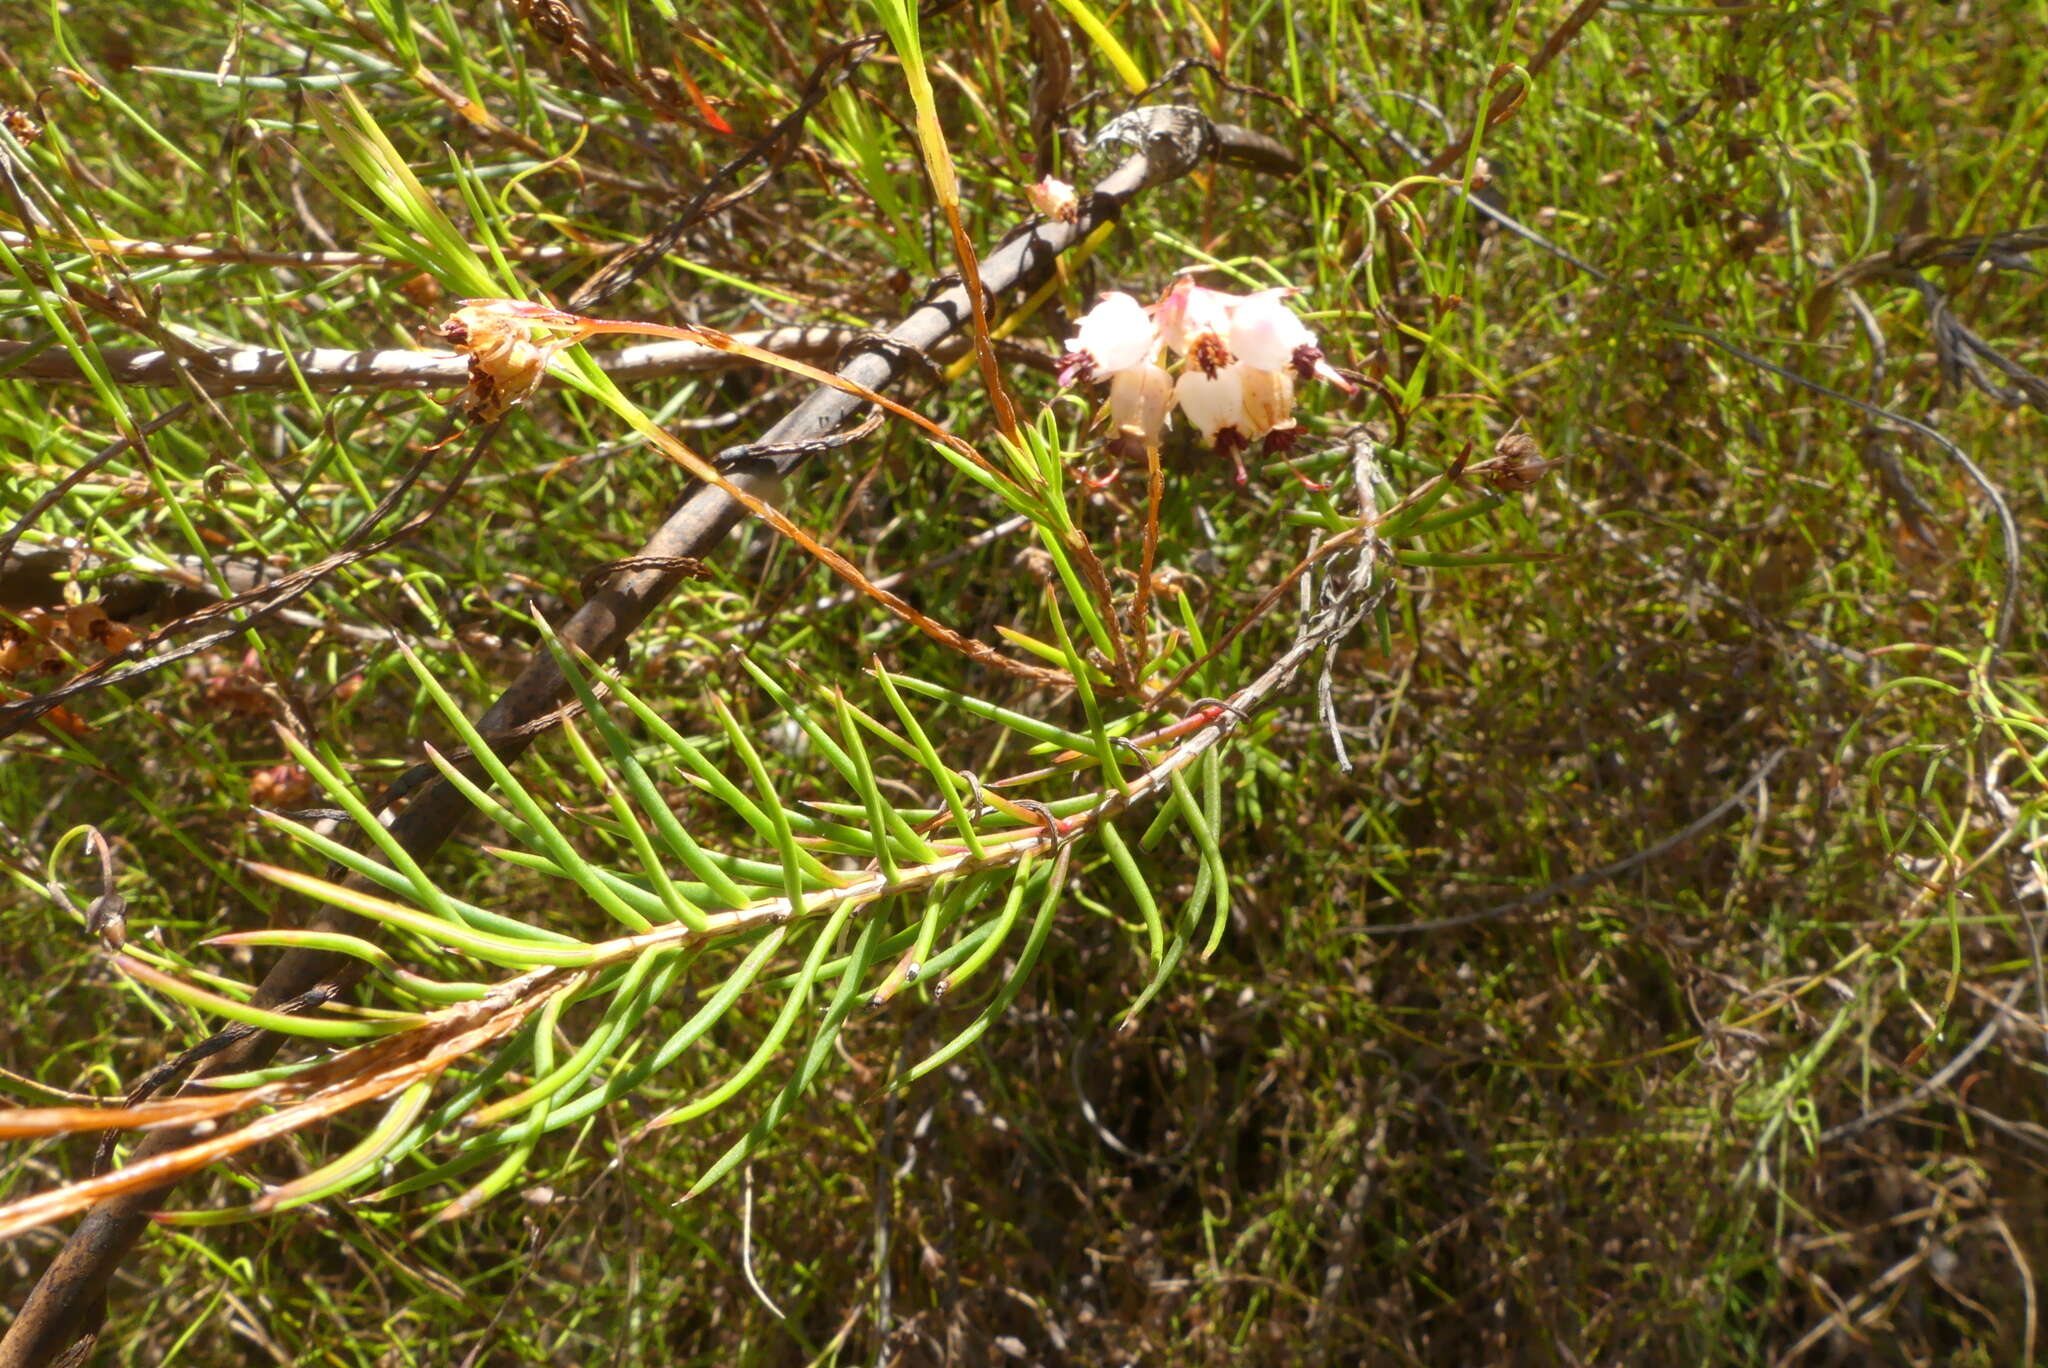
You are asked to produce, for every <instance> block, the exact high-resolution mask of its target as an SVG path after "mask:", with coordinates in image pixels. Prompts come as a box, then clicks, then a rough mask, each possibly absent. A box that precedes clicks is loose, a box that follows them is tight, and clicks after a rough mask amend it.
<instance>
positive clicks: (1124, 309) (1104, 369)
mask: <svg viewBox="0 0 2048 1368" xmlns="http://www.w3.org/2000/svg"><path fill="white" fill-rule="evenodd" d="M1158 351H1159V333H1158V330H1157V329H1156V328H1154V327H1153V324H1152V316H1151V314H1150V313H1149V312H1147V310H1146V308H1145V306H1144V305H1143V304H1140V303H1139V302H1138V301H1137V300H1135V299H1133V298H1131V297H1130V296H1129V295H1127V294H1123V293H1121V292H1119V291H1114V290H1112V291H1111V292H1110V293H1108V294H1105V295H1104V296H1103V297H1102V299H1101V302H1099V303H1098V304H1096V306H1095V307H1094V308H1092V309H1090V310H1089V311H1088V312H1087V313H1085V314H1083V315H1082V316H1081V321H1080V323H1079V324H1077V325H1076V328H1075V332H1074V335H1073V336H1072V337H1070V338H1068V339H1067V351H1066V355H1064V356H1062V357H1061V358H1060V383H1061V384H1062V385H1074V384H1081V383H1085V382H1086V381H1089V380H1095V379H1099V378H1103V377H1107V376H1113V375H1116V374H1118V373H1119V372H1122V371H1127V370H1129V369H1130V368H1131V367H1133V366H1138V365H1143V364H1144V363H1146V362H1148V361H1150V360H1152V359H1153V357H1154V356H1156V355H1157V354H1158Z"/></svg>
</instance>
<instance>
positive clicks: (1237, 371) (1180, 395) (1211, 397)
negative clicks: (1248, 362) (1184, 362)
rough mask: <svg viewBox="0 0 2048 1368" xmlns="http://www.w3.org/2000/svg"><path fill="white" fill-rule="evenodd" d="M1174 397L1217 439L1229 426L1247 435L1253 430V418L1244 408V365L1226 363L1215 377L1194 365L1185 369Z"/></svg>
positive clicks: (1203, 431) (1204, 432) (1203, 430)
mask: <svg viewBox="0 0 2048 1368" xmlns="http://www.w3.org/2000/svg"><path fill="white" fill-rule="evenodd" d="M1174 397H1175V398H1176V399H1178V400H1180V410H1181V412H1182V413H1185V414H1186V415H1187V416H1188V421H1189V422H1190V423H1193V424H1194V425H1195V426H1196V428H1198V429H1199V430H1200V431H1201V434H1202V435H1203V436H1204V437H1208V438H1211V439H1213V438H1214V437H1215V436H1216V434H1217V433H1219V432H1221V431H1223V430H1224V429H1225V428H1235V429H1237V431H1239V432H1240V433H1247V434H1248V433H1249V431H1250V420H1249V419H1247V418H1246V417H1245V411H1244V371H1243V370H1242V369H1241V368H1240V367H1237V366H1225V367H1224V368H1223V369H1221V370H1219V371H1217V372H1216V374H1215V375H1214V376H1208V375H1204V374H1203V373H1202V372H1201V371H1199V370H1196V369H1194V368H1193V367H1190V368H1188V369H1187V370H1184V371H1182V372H1181V376H1180V383H1179V384H1178V385H1176V386H1175V387H1174Z"/></svg>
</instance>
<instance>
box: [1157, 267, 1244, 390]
mask: <svg viewBox="0 0 2048 1368" xmlns="http://www.w3.org/2000/svg"><path fill="white" fill-rule="evenodd" d="M1236 302H1237V301H1236V297H1235V296H1233V295H1228V294H1225V293H1224V292H1223V291H1221V290H1211V289H1208V288H1207V287H1205V286H1201V285H1197V284H1195V282H1194V281H1193V280H1191V279H1189V278H1188V277H1187V276H1182V277H1181V278H1180V279H1179V280H1176V281H1174V282H1173V288H1172V289H1170V290H1168V291H1167V292H1166V297H1165V298H1163V299H1161V300H1160V301H1159V314H1158V323H1159V336H1160V339H1161V340H1162V341H1164V342H1165V343H1166V345H1167V346H1169V347H1171V348H1173V350H1174V353H1175V354H1176V355H1179V356H1188V355H1191V354H1194V353H1198V352H1201V351H1204V350H1207V349H1208V348H1207V345H1206V344H1207V343H1208V340H1209V339H1214V343H1213V346H1214V351H1216V352H1221V353H1222V359H1221V360H1220V361H1218V362H1217V363H1216V365H1215V367H1214V369H1221V368H1222V367H1223V366H1227V365H1229V364H1230V351H1229V344H1228V342H1227V341H1226V340H1225V339H1227V338H1228V337H1229V335H1230V312H1231V307H1232V306H1233V305H1234V304H1235V303H1236ZM1203 369H1204V370H1205V371H1206V370H1210V369H1212V367H1210V366H1208V365H1204V366H1203Z"/></svg>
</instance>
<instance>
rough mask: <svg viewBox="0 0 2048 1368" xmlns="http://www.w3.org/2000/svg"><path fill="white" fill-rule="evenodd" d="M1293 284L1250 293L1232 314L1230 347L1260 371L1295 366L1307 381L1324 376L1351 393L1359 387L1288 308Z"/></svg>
mask: <svg viewBox="0 0 2048 1368" xmlns="http://www.w3.org/2000/svg"><path fill="white" fill-rule="evenodd" d="M1295 293H1298V292H1297V291H1296V290H1295V289H1293V288H1292V287H1291V286H1282V287H1280V288H1279V289H1275V290H1260V291H1259V292H1258V293H1257V294H1250V295H1246V296H1245V297H1244V298H1242V299H1240V300H1238V301H1237V303H1236V307H1235V308H1233V309H1232V310H1231V313H1230V348H1231V350H1232V351H1234V352H1236V353H1237V356H1238V359H1239V360H1241V361H1243V362H1244V363H1245V364H1246V365H1247V366H1251V367H1253V368H1255V369H1258V370H1275V371H1276V370H1282V369H1292V370H1293V371H1294V373H1295V374H1297V375H1299V376H1300V377H1301V378H1302V379H1304V380H1312V379H1316V378H1321V379H1324V380H1327V381H1329V382H1330V383H1331V384H1333V385H1335V386H1336V387H1337V388H1338V389H1341V390H1343V391H1344V392H1345V393H1346V394H1350V393H1352V392H1353V390H1354V389H1355V386H1353V385H1352V383H1351V382H1350V381H1349V380H1346V379H1345V378H1344V377H1343V376H1341V375H1339V374H1338V373H1337V370H1336V368H1335V367H1333V366H1332V365H1330V363H1329V362H1328V361H1326V360H1324V359H1323V350H1322V348H1321V347H1319V346H1317V345H1316V335H1315V334H1314V333H1312V332H1310V331H1309V329H1308V324H1306V323H1304V322H1302V321H1301V316H1300V315H1299V314H1297V313H1295V312H1294V310H1292V309H1290V308H1288V307H1287V303H1286V301H1287V297H1288V296H1289V295H1292V294H1295Z"/></svg>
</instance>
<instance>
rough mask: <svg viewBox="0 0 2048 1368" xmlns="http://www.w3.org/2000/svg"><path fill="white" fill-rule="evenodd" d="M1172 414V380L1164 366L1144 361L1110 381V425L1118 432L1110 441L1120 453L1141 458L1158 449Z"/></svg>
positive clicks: (1119, 373) (1119, 372) (1118, 373)
mask: <svg viewBox="0 0 2048 1368" xmlns="http://www.w3.org/2000/svg"><path fill="white" fill-rule="evenodd" d="M1172 412H1173V377H1172V376H1171V375H1168V374H1167V373H1166V368H1165V367H1164V366H1160V365H1157V364H1155V363H1154V362H1151V361H1146V362H1143V363H1141V364H1139V365H1136V366H1132V367H1131V368H1130V369H1129V370H1122V371H1118V372H1117V373H1116V374H1115V375H1114V376H1112V377H1111V378H1110V382H1109V421H1110V423H1111V425H1112V426H1114V427H1115V428H1116V432H1117V435H1116V437H1114V438H1112V439H1111V441H1112V442H1113V443H1114V445H1115V446H1116V447H1117V448H1118V450H1119V451H1120V452H1122V453H1124V454H1126V455H1135V456H1143V455H1144V454H1145V451H1146V450H1147V448H1150V447H1155V446H1157V445H1159V434H1160V433H1162V432H1164V431H1165V430H1166V423H1167V419H1168V418H1169V417H1170V416H1171V414H1172ZM1133 447H1135V448H1136V450H1135V451H1132V448H1133Z"/></svg>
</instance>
